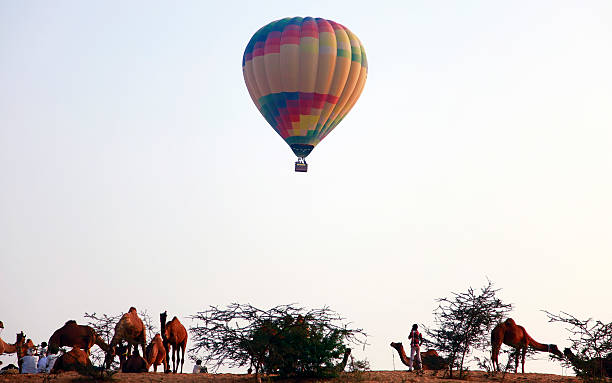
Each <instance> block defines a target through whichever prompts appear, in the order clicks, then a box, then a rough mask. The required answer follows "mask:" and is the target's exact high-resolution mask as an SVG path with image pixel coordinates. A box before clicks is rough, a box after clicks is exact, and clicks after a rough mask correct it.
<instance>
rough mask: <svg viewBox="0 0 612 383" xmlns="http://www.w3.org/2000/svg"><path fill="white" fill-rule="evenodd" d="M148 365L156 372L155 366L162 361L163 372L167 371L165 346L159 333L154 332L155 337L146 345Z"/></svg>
mask: <svg viewBox="0 0 612 383" xmlns="http://www.w3.org/2000/svg"><path fill="white" fill-rule="evenodd" d="M145 359H146V360H147V363H148V364H149V366H151V365H152V366H153V371H155V372H157V366H159V365H160V364H162V363H163V365H164V372H165V371H168V360H167V359H166V348H165V347H164V341H163V339H162V337H161V336H160V335H159V334H155V337H154V338H153V340H152V341H151V343H149V345H148V346H147V354H146V358H145Z"/></svg>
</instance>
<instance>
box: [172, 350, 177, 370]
mask: <svg viewBox="0 0 612 383" xmlns="http://www.w3.org/2000/svg"><path fill="white" fill-rule="evenodd" d="M175 354H176V347H174V346H172V373H174V374H176V359H175V356H174V355H175Z"/></svg>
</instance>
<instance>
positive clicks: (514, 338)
mask: <svg viewBox="0 0 612 383" xmlns="http://www.w3.org/2000/svg"><path fill="white" fill-rule="evenodd" d="M502 343H503V344H506V345H508V346H510V347H514V348H516V349H517V351H518V352H517V353H516V359H515V362H514V373H516V372H517V370H518V358H519V355H518V354H519V352H520V353H521V363H522V373H523V374H524V373H525V353H526V352H527V347H531V348H533V349H534V350H536V351H543V352H549V353H551V354H555V355H557V356H559V357H561V358H563V354H562V353H561V351H559V348H558V347H557V345H555V344H542V343H538V342H536V341H535V340H534V339H533V338H532V337H530V336H529V334H527V331H526V330H525V328H524V327H523V326H519V325H517V324H516V322H514V320H513V319H512V318H508V319H506V321H505V322H501V323H499V324H498V325H497V326H495V328H494V329H493V331H492V332H491V346H492V348H493V350H492V353H491V361H492V362H493V368H494V369H496V370H497V371H499V362H498V361H497V357H498V356H499V349H500V348H501V345H502Z"/></svg>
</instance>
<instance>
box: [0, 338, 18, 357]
mask: <svg viewBox="0 0 612 383" xmlns="http://www.w3.org/2000/svg"><path fill="white" fill-rule="evenodd" d="M20 342H21V343H23V337H21V336H20V334H17V341H16V342H15V343H13V344H11V343H6V342H5V341H4V340H2V338H0V355H1V354H12V353H14V352H17V347H21V344H20Z"/></svg>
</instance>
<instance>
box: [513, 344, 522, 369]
mask: <svg viewBox="0 0 612 383" xmlns="http://www.w3.org/2000/svg"><path fill="white" fill-rule="evenodd" d="M515 352H516V355H514V373H515V374H516V373H517V372H518V363H519V354H520V352H521V349H520V348H518V349H516V351H515Z"/></svg>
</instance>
